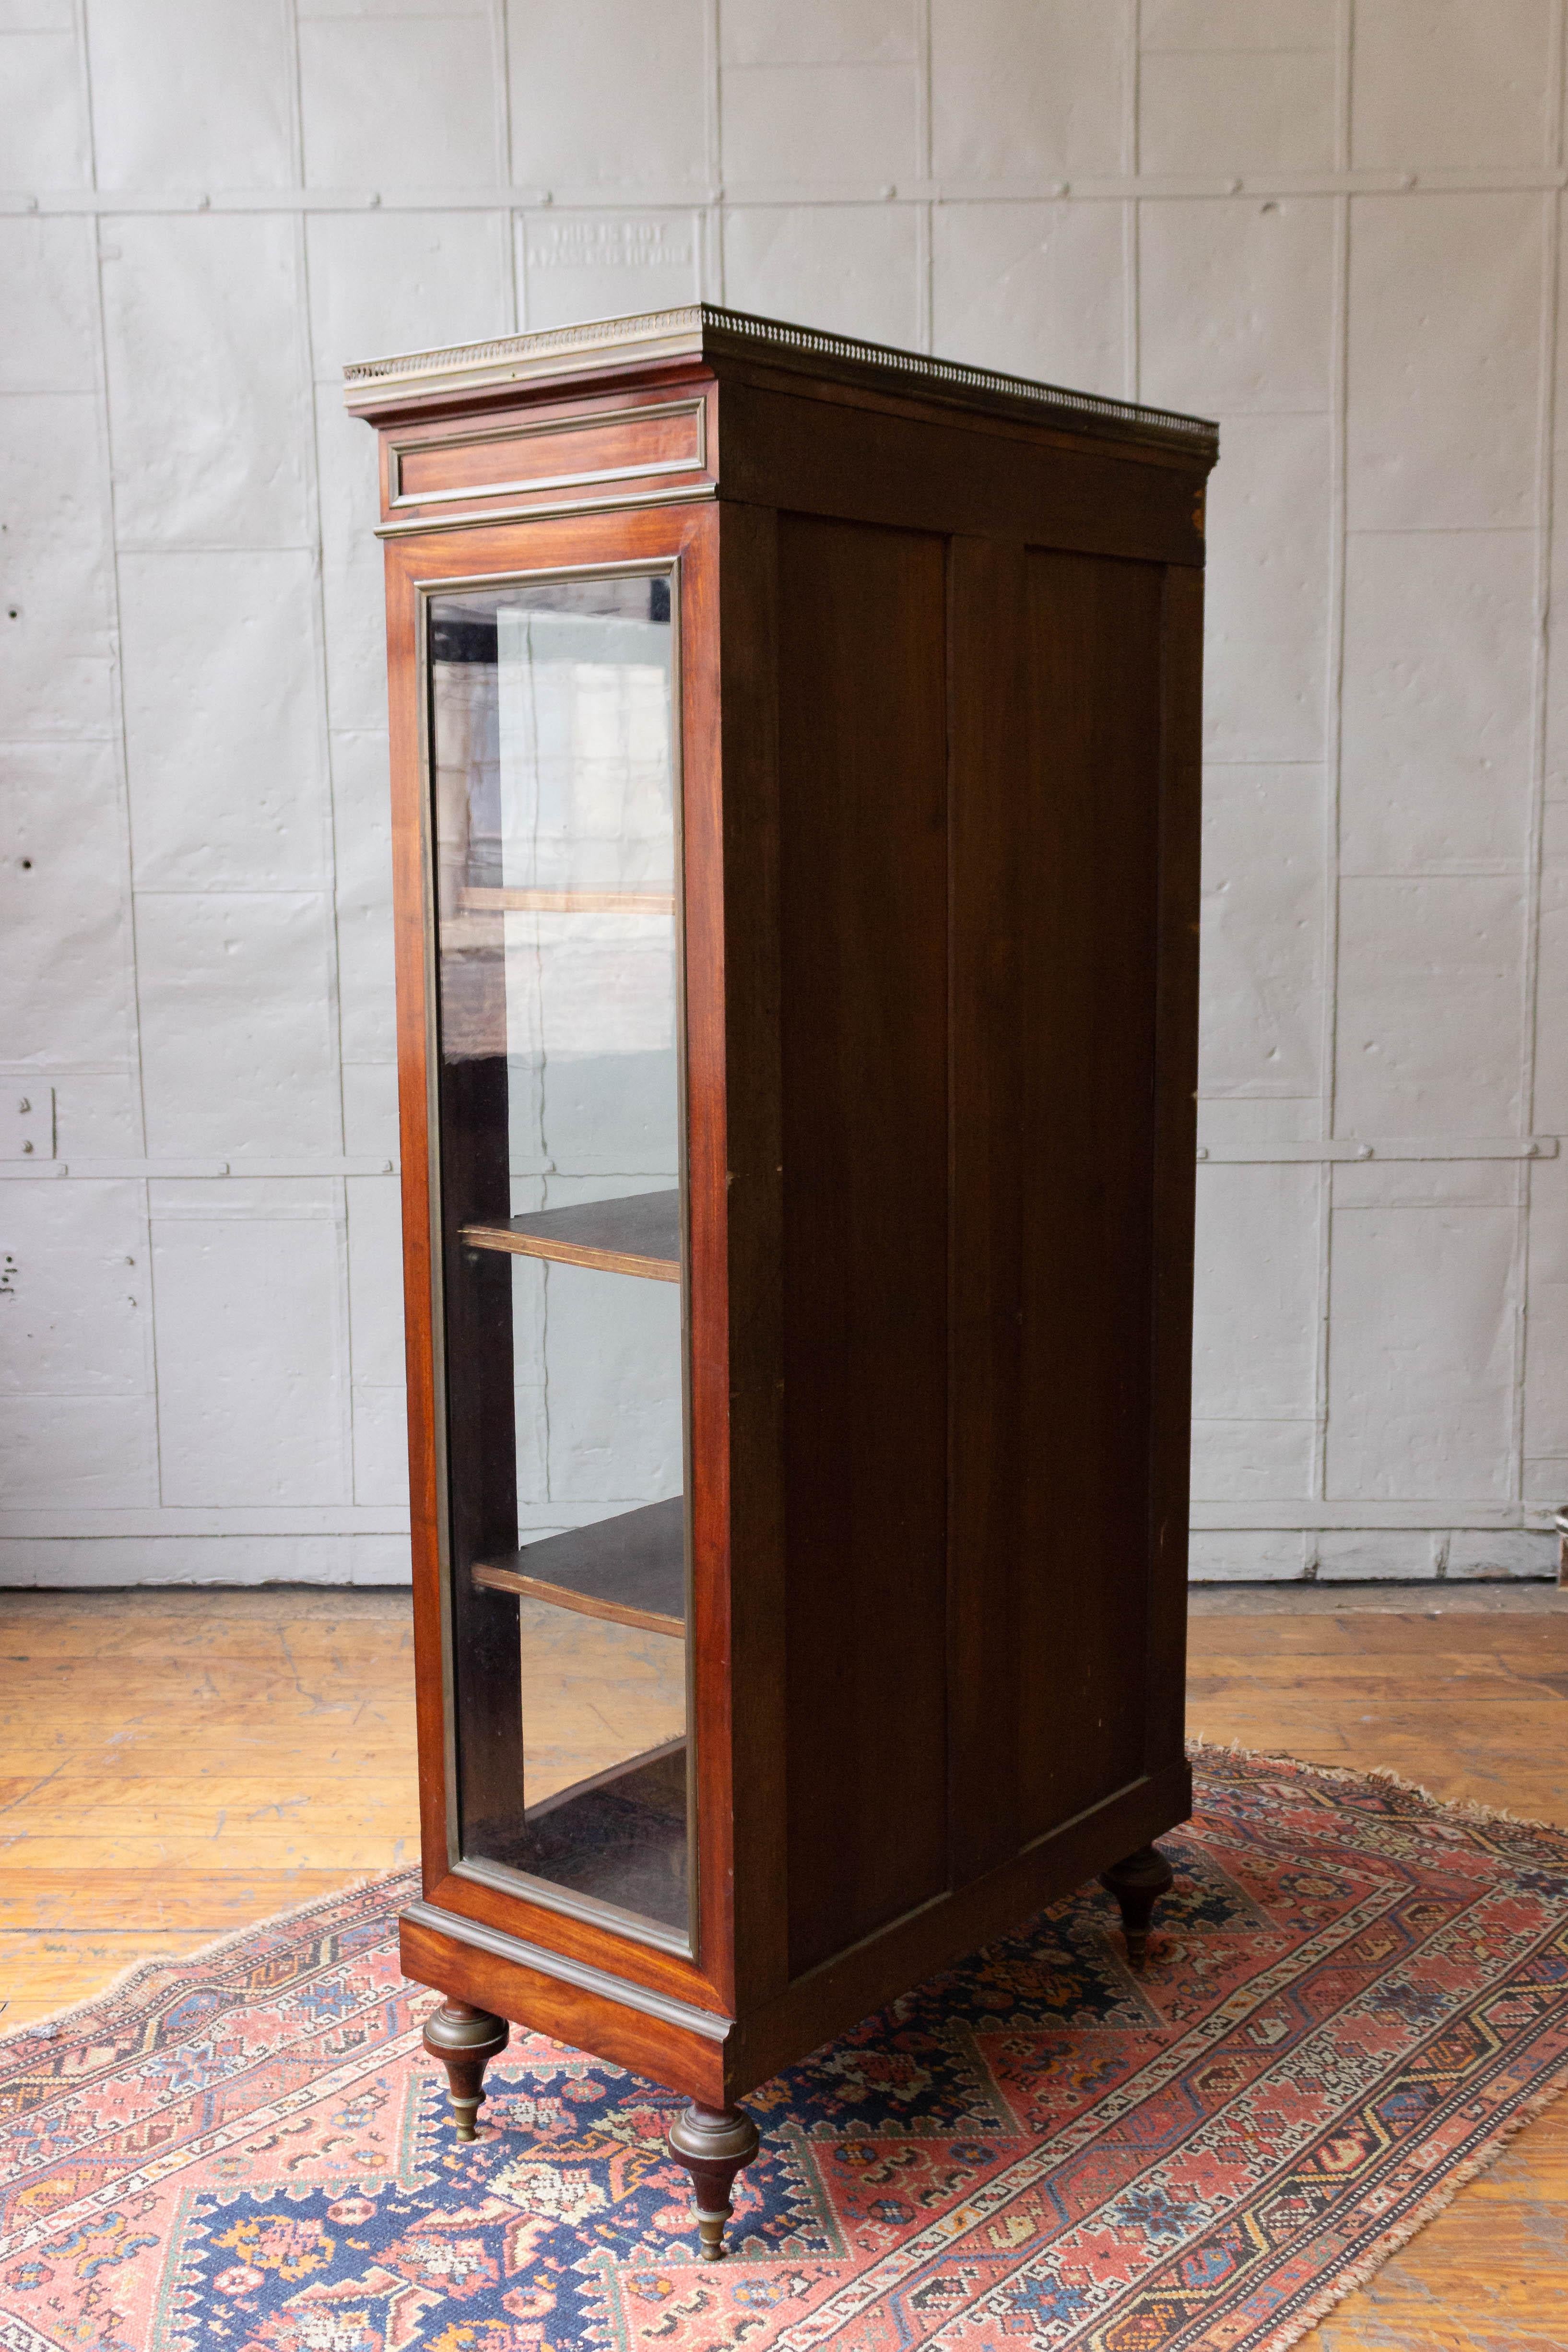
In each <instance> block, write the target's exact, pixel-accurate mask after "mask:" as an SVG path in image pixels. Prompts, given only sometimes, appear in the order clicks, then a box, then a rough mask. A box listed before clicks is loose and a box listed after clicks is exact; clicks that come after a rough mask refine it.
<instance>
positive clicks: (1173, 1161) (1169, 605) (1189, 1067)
mask: <svg viewBox="0 0 1568 2352" xmlns="http://www.w3.org/2000/svg"><path fill="white" fill-rule="evenodd" d="M1160 677H1161V686H1160V692H1161V706H1162V707H1161V743H1160V852H1159V855H1160V874H1159V914H1158V920H1159V978H1158V995H1157V999H1156V1005H1155V1064H1156V1068H1157V1071H1158V1091H1157V1094H1156V1097H1155V1198H1154V1234H1153V1246H1154V1263H1155V1293H1154V1302H1153V1304H1154V1328H1153V1333H1152V1347H1153V1351H1154V1380H1155V1401H1156V1412H1155V1427H1154V1431H1153V1433H1152V1434H1153V1444H1152V1449H1151V1454H1150V1462H1149V1547H1150V1552H1149V1559H1150V1591H1149V1621H1148V1622H1149V1717H1148V1733H1149V1749H1150V1754H1151V1756H1152V1757H1153V1758H1155V1759H1158V1758H1159V1757H1161V1756H1165V1755H1173V1754H1174V1755H1178V1756H1179V1755H1180V1754H1181V1752H1182V1737H1183V1731H1184V1727H1185V1696H1186V1573H1187V1559H1186V1554H1187V1518H1188V1496H1187V1490H1188V1486H1189V1484H1190V1480H1191V1475H1192V1472H1191V1465H1192V1446H1191V1437H1190V1431H1191V1412H1192V1292H1193V1201H1194V1190H1195V1180H1196V1177H1197V984H1198V955H1197V948H1198V912H1199V907H1200V903H1201V899H1200V874H1199V866H1200V858H1201V851H1202V797H1203V574H1202V572H1193V571H1186V570H1179V569H1177V568H1176V566H1175V565H1173V566H1172V567H1171V569H1170V570H1169V571H1168V572H1166V576H1165V596H1164V632H1163V646H1162V660H1161V672H1160Z"/></svg>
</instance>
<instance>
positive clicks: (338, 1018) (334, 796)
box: [239, 223, 348, 1152]
mask: <svg viewBox="0 0 1568 2352" xmlns="http://www.w3.org/2000/svg"><path fill="white" fill-rule="evenodd" d="M297 261H298V269H299V285H300V291H301V295H302V298H303V299H302V300H301V302H300V305H299V309H300V313H301V320H300V328H301V333H302V335H303V338H304V344H305V350H304V358H305V361H306V366H307V371H308V373H307V377H306V381H307V383H308V387H309V390H308V398H309V406H310V429H309V433H308V436H307V441H308V448H309V453H310V464H309V472H308V480H307V485H306V496H307V498H308V500H309V513H310V519H311V522H312V524H313V527H314V530H315V533H316V543H315V547H314V550H313V554H314V558H315V560H314V562H313V564H312V566H311V572H312V577H313V581H314V595H313V600H312V601H313V604H314V610H315V617H316V665H315V667H316V684H317V702H316V719H317V727H316V732H317V740H318V746H319V756H320V760H321V773H322V776H323V779H324V781H325V782H326V786H327V811H326V815H327V823H326V828H325V838H324V840H323V842H322V851H323V856H324V863H325V867H326V879H327V892H326V895H327V903H328V909H329V917H330V923H331V936H332V951H331V971H330V978H329V983H328V985H329V990H330V992H331V1006H330V1013H329V1019H330V1022H331V1027H332V1034H333V1038H334V1041H335V1044H336V1046H337V1057H338V1067H337V1096H338V1149H339V1150H340V1151H341V1152H346V1151H347V1135H348V1129H347V1126H346V1124H345V1120H344V1116H343V1061H344V1054H343V990H342V980H341V972H342V945H341V940H340V926H339V916H338V790H337V775H336V762H335V760H334V755H333V745H332V730H331V726H330V724H329V710H328V705H327V605H326V591H325V584H324V577H323V575H324V572H325V562H326V554H325V549H324V546H323V543H322V530H321V443H320V418H319V413H318V404H317V394H316V383H315V374H314V371H313V369H312V368H311V364H310V363H311V362H312V361H313V359H314V357H315V353H314V350H313V348H312V339H311V330H310V258H309V251H308V245H307V241H306V237H305V231H304V225H303V223H301V226H300V231H299V240H298V249H297ZM239 895H244V896H256V895H267V896H274V895H276V896H282V897H292V896H294V895H295V894H294V893H292V892H278V893H270V892H269V893H267V894H260V893H243V894H239Z"/></svg>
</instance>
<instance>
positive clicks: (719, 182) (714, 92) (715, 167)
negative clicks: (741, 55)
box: [701, 0, 725, 303]
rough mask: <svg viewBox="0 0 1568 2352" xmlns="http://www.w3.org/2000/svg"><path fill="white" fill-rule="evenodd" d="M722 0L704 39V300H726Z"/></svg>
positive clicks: (712, 5)
mask: <svg viewBox="0 0 1568 2352" xmlns="http://www.w3.org/2000/svg"><path fill="white" fill-rule="evenodd" d="M722 8H723V0H709V5H708V7H707V9H706V14H705V16H704V29H703V39H704V43H705V45H706V50H707V60H706V62H707V68H708V71H707V89H706V95H705V98H704V104H703V140H704V145H705V149H706V156H707V167H708V190H709V201H708V203H707V204H706V206H705V207H704V211H703V217H702V236H703V254H702V264H701V272H702V275H701V286H702V294H703V299H704V300H705V301H712V302H718V303H722V302H723V301H724V299H725V291H724V279H725V236H724V222H725V194H724V118H723V114H722V112H721V101H722V91H721V88H720V77H721V75H722V73H723V71H724V66H723V57H724V23H723V16H722Z"/></svg>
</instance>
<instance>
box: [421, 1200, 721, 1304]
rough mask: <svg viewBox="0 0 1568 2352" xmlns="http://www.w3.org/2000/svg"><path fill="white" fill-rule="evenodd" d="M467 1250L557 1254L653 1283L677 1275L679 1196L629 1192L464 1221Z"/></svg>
mask: <svg viewBox="0 0 1568 2352" xmlns="http://www.w3.org/2000/svg"><path fill="white" fill-rule="evenodd" d="M462 1231H463V1239H464V1240H465V1242H466V1243H467V1244H468V1245H469V1247H470V1248H471V1249H486V1250H507V1251H509V1252H510V1253H511V1255H513V1256H514V1257H550V1258H557V1259H559V1260H560V1262H561V1263H562V1264H564V1265H591V1266H594V1267H596V1268H597V1269H598V1270H599V1271H600V1272H601V1273H602V1274H639V1275H643V1276H646V1277H647V1278H648V1279H649V1280H650V1281H652V1282H679V1280H680V1278H681V1196H680V1194H679V1193H678V1192H633V1193H632V1194H631V1195H630V1196H629V1197H628V1198H627V1199H625V1200H622V1201H587V1202H583V1203H582V1204H581V1205H580V1207H578V1208H575V1209H542V1210H539V1211H538V1212H536V1213H534V1214H533V1215H530V1216H527V1217H513V1218H511V1219H510V1220H509V1221H508V1222H507V1223H506V1224H504V1225H465V1226H464V1227H463V1229H462Z"/></svg>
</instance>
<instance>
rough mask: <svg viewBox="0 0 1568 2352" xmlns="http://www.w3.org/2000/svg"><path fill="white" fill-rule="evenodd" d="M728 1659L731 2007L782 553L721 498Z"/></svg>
mask: <svg viewBox="0 0 1568 2352" xmlns="http://www.w3.org/2000/svg"><path fill="white" fill-rule="evenodd" d="M717 511H718V520H719V550H720V553H719V640H720V659H721V664H722V675H723V690H722V700H723V719H722V734H723V748H722V761H723V778H724V912H725V947H724V995H725V1003H724V1026H725V1097H726V1115H727V1144H728V1151H727V1161H728V1165H727V1171H726V1173H727V1215H726V1223H727V1238H728V1250H729V1260H728V1284H729V1286H728V1302H729V1330H728V1335H727V1336H728V1364H729V1393H728V1409H729V1477H730V1486H729V1495H730V1553H729V1556H730V1561H731V1578H730V1644H731V1646H730V1659H731V1669H730V1670H731V1673H732V1675H733V1676H734V1681H735V1687H736V1689H737V1693H738V1694H739V1703H738V1704H737V1706H735V1707H734V1708H733V1709H732V1712H731V1724H732V1732H731V1736H732V1738H733V1741H734V1754H735V1771H734V1783H733V1785H734V1790H735V1798H734V1806H735V1853H736V1882H735V1972H736V2003H737V2008H738V2009H740V2010H742V2011H744V2010H745V2009H746V2008H747V2007H748V2006H756V2005H758V2004H759V2003H760V2002H762V2001H765V2000H775V1999H777V1998H778V1997H779V1995H780V1994H781V1993H782V1992H783V1990H784V1989H785V1987H786V1985H787V1984H788V1982H789V1925H788V1916H787V1900H788V1854H787V1849H786V1823H785V1780H784V1768H785V1754H786V1748H787V1745H788V1741H787V1733H786V1725H787V1722H788V1707H787V1696H786V1690H785V1659H786V1656H787V1654H788V1646H789V1644H788V1631H787V1624H786V1618H785V1591H786V1577H785V1549H784V1542H785V1535H784V1398H783V1393H782V1390H781V1386H780V1375H781V1371H782V1368H783V1315H784V1280H783V1255H784V1237H783V1236H784V1212H783V1199H784V1186H783V1179H782V1172H781V1171H782V1168H783V1162H784V1136H783V1101H782V1097H781V1092H780V1072H779V1052H780V1037H781V1016H780V1003H781V998H780V991H779V646H778V635H779V595H778V586H779V544H778V539H779V534H778V518H777V516H775V515H774V514H772V513H771V512H770V511H769V510H768V509H767V508H766V507H737V506H731V505H728V504H726V503H721V504H720V506H719V508H718V510H717Z"/></svg>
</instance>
